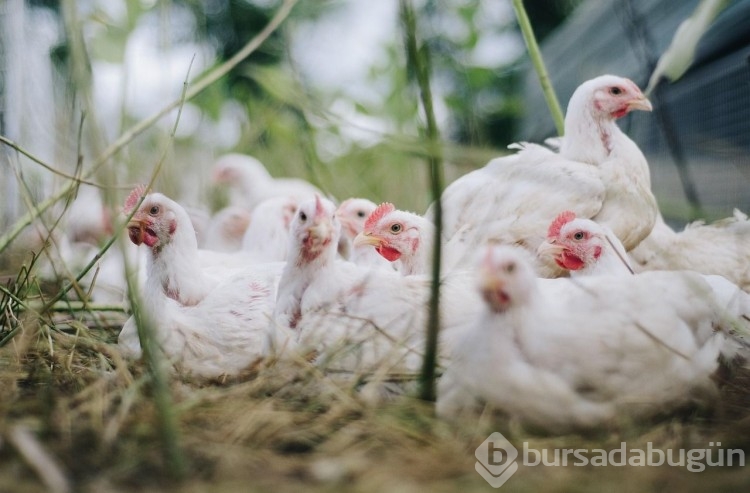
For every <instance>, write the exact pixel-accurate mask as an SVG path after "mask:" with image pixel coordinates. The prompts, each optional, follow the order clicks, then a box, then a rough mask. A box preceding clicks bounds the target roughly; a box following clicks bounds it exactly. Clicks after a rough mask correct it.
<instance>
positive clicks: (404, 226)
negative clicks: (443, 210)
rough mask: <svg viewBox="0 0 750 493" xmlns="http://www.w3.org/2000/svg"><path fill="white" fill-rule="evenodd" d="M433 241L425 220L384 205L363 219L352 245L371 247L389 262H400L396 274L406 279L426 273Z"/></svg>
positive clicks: (427, 222) (433, 234) (416, 215)
mask: <svg viewBox="0 0 750 493" xmlns="http://www.w3.org/2000/svg"><path fill="white" fill-rule="evenodd" d="M434 238H435V226H434V225H433V224H432V222H430V220H429V219H425V218H424V217H422V216H420V215H418V214H414V213H412V212H406V211H401V210H398V209H396V207H395V206H394V205H393V204H391V203H389V202H384V203H382V204H380V205H379V206H378V207H377V209H375V210H374V211H373V212H372V213H371V214H370V216H369V217H368V218H367V221H366V222H365V225H364V228H363V230H362V232H361V233H359V234H358V235H357V236H356V238H355V239H354V246H355V248H357V247H364V246H370V247H374V251H376V252H377V253H379V254H380V255H381V256H382V257H383V258H385V259H386V260H388V261H389V262H395V261H397V260H398V261H400V262H399V267H398V270H399V272H401V273H402V274H403V275H405V276H408V275H412V274H428V273H429V272H430V267H431V265H430V259H431V258H432V251H433V242H434ZM371 250H372V248H371Z"/></svg>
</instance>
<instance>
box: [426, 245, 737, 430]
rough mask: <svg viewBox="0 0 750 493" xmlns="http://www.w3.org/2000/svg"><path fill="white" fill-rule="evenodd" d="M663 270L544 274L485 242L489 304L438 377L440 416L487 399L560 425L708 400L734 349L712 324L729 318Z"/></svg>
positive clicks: (484, 286)
mask: <svg viewBox="0 0 750 493" xmlns="http://www.w3.org/2000/svg"><path fill="white" fill-rule="evenodd" d="M663 274H664V273H661V272H649V273H646V274H642V275H639V276H623V277H621V278H619V279H618V282H612V280H611V279H610V278H607V277H603V276H591V277H580V278H577V279H575V280H573V279H566V278H561V279H537V278H536V275H535V271H534V269H533V264H532V260H531V258H530V257H529V255H528V253H527V252H525V251H523V250H520V249H518V248H516V247H511V246H491V247H488V248H487V250H486V253H485V254H484V256H483V258H482V261H481V266H480V273H479V278H480V283H479V288H480V291H481V293H482V296H483V298H484V300H485V302H486V306H485V308H484V309H483V310H482V311H481V313H480V314H479V315H478V316H477V317H474V318H473V319H472V320H470V321H468V325H469V328H468V329H467V330H466V331H465V332H464V337H463V339H462V341H461V342H460V344H459V345H458V346H457V347H456V349H455V351H454V352H453V354H452V360H451V364H450V366H449V367H448V369H447V370H446V372H445V374H444V375H443V377H442V379H441V381H440V382H439V386H438V401H437V412H438V414H439V415H441V416H446V417H452V416H455V415H457V414H460V413H462V412H463V411H464V410H467V409H472V408H475V407H476V406H477V404H489V405H490V406H491V407H494V408H497V409H501V410H503V411H505V412H506V413H508V414H510V415H511V416H513V417H516V418H518V419H520V420H521V421H524V422H526V423H531V424H533V425H535V426H539V427H542V428H545V429H548V430H552V431H564V430H567V429H571V428H589V427H597V426H606V425H612V424H615V422H614V420H615V419H616V417H617V416H618V415H626V416H629V417H631V418H641V417H650V416H653V415H655V414H658V413H662V412H668V411H671V410H675V409H677V408H679V407H681V406H683V405H685V404H689V403H691V402H692V401H693V400H694V399H698V400H702V399H704V398H706V397H708V396H711V395H712V394H713V392H714V390H715V388H714V384H713V382H712V380H711V376H712V374H713V373H714V371H715V370H716V369H717V368H718V365H719V363H718V358H719V356H720V354H722V351H726V352H727V355H730V354H729V353H731V351H732V350H734V346H733V345H731V344H728V343H727V341H728V339H727V337H726V336H725V334H724V333H723V332H722V331H721V330H718V331H717V330H715V329H716V328H718V327H721V322H722V320H721V317H720V316H719V315H718V314H717V313H716V310H715V309H714V308H715V307H714V304H713V303H711V302H710V296H706V293H709V292H710V288H709V286H707V285H706V283H705V282H704V281H703V279H702V278H701V276H699V275H696V274H694V273H683V277H682V281H681V282H676V281H675V277H674V276H673V275H671V274H673V273H669V274H670V275H669V276H664V275H663ZM654 300H658V302H654Z"/></svg>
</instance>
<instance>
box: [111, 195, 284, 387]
mask: <svg viewBox="0 0 750 493" xmlns="http://www.w3.org/2000/svg"><path fill="white" fill-rule="evenodd" d="M142 193H143V190H142V189H136V190H133V192H131V194H130V196H129V197H128V199H127V200H126V202H125V211H126V212H129V211H132V209H133V207H135V205H136V204H137V202H138V200H139V198H140V196H141V195H142ZM128 234H129V236H130V240H131V241H132V242H133V243H135V244H136V245H141V244H144V245H146V246H147V247H148V249H149V255H148V265H147V271H148V277H147V280H146V285H145V287H144V289H143V296H142V300H141V308H142V310H143V312H144V313H145V314H146V316H147V318H148V320H149V321H150V323H151V324H152V325H153V328H154V330H155V331H156V334H157V340H158V342H159V343H160V345H161V347H162V349H163V350H164V352H165V353H166V355H167V356H168V357H169V358H170V359H171V360H172V361H173V362H174V364H175V365H176V366H177V367H178V368H179V369H180V370H181V371H183V372H185V373H188V374H191V375H195V376H200V377H207V378H213V377H219V376H222V375H232V374H236V373H238V372H240V371H241V370H243V369H244V368H246V367H247V366H249V365H251V364H252V363H253V362H255V361H256V360H258V359H259V358H260V357H261V355H262V351H263V344H264V341H265V337H266V335H265V334H266V330H267V327H268V320H269V317H270V315H271V313H272V311H273V304H274V300H275V298H276V288H277V285H278V280H279V278H280V276H281V270H282V268H283V263H281V262H278V263H269V264H260V265H257V266H253V267H252V268H251V269H246V270H238V271H235V272H234V273H232V274H231V275H226V276H219V275H210V274H209V272H207V270H205V269H203V268H202V267H201V266H200V263H199V261H198V247H197V242H196V239H195V232H194V231H193V228H192V224H191V222H190V218H189V217H188V215H187V213H186V212H185V210H184V209H183V208H182V207H181V206H180V205H179V204H177V203H176V202H174V201H172V200H171V199H169V198H167V197H165V196H164V195H162V194H159V193H151V194H149V195H147V196H146V197H145V198H144V199H143V202H142V203H141V205H140V207H139V208H138V210H137V211H136V212H135V214H134V215H133V217H132V219H131V221H130V222H129V223H128ZM118 344H119V346H120V347H121V348H122V349H123V351H124V352H125V353H126V354H127V355H130V356H133V357H138V356H140V344H139V339H138V335H137V330H136V325H135V319H134V318H133V317H131V319H129V320H128V322H127V323H126V324H125V326H124V327H123V330H122V332H121V333H120V335H119V338H118Z"/></svg>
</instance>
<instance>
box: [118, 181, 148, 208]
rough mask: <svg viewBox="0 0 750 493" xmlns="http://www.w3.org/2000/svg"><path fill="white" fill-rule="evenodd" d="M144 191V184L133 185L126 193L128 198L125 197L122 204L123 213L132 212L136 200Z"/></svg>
mask: <svg viewBox="0 0 750 493" xmlns="http://www.w3.org/2000/svg"><path fill="white" fill-rule="evenodd" d="M145 193H146V185H138V186H137V187H135V188H134V189H133V190H132V191H131V192H130V194H129V195H128V198H126V199H125V205H124V206H123V209H122V212H124V213H125V214H130V213H131V212H133V208H134V207H135V204H137V203H138V201H139V200H141V197H142V196H143V195H144V194H145Z"/></svg>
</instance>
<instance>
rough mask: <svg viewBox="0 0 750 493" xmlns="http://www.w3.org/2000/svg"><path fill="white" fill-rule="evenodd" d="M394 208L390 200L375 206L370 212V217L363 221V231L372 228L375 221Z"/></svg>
mask: <svg viewBox="0 0 750 493" xmlns="http://www.w3.org/2000/svg"><path fill="white" fill-rule="evenodd" d="M395 210H396V207H395V206H394V205H393V204H391V203H390V202H383V203H382V204H380V205H379V206H377V207H376V208H375V210H374V211H372V213H371V214H370V217H368V218H367V221H365V231H368V230H370V229H372V227H373V226H375V223H377V222H378V221H380V219H382V217H383V216H385V215H386V214H390V213H391V212H393V211H395Z"/></svg>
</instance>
